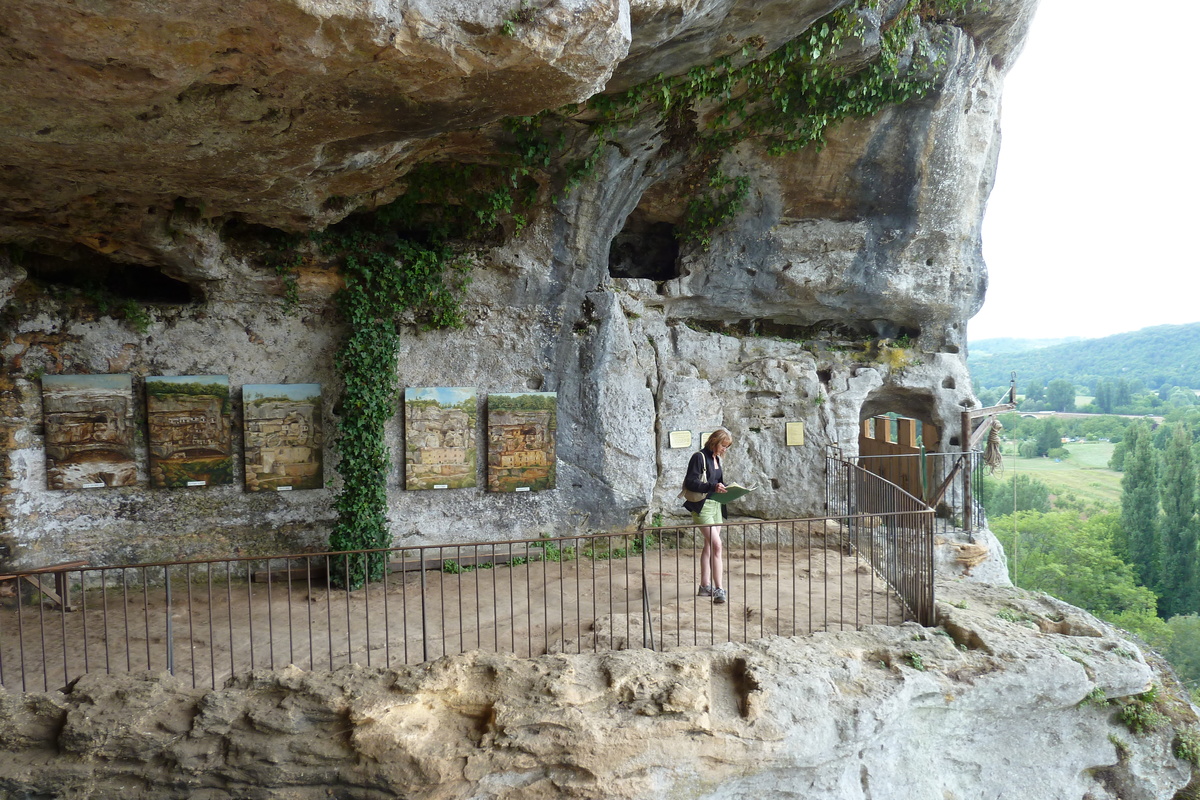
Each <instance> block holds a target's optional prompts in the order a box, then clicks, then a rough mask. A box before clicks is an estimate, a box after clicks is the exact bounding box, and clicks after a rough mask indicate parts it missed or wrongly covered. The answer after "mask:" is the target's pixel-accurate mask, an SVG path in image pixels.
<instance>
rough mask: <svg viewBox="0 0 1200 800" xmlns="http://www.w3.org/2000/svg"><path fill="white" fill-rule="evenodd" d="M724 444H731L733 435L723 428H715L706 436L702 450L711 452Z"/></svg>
mask: <svg viewBox="0 0 1200 800" xmlns="http://www.w3.org/2000/svg"><path fill="white" fill-rule="evenodd" d="M722 442H724V443H725V444H727V445H728V444H733V434H731V433H730V432H729V431H727V430H725V429H724V428H717V429H716V430H715V431H713V432H712V433H710V434H709V435H708V440H707V441H705V442H704V449H705V450H709V451H711V450H712V449H713V448H714V447H716V446H717V445H719V444H721V443H722Z"/></svg>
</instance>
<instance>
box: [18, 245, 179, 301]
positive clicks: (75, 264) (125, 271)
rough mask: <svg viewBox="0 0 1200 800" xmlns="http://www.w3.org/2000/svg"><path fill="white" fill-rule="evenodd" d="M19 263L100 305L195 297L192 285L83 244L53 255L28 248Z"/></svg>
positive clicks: (39, 279) (37, 276)
mask: <svg viewBox="0 0 1200 800" xmlns="http://www.w3.org/2000/svg"><path fill="white" fill-rule="evenodd" d="M22 265H23V266H24V267H25V269H26V270H27V271H28V273H29V277H30V278H31V279H32V280H33V281H35V282H37V283H41V284H43V285H45V286H50V287H54V286H57V287H65V288H69V289H74V290H76V291H77V292H79V293H80V294H82V295H83V296H84V297H85V298H87V299H90V300H93V301H95V302H97V303H99V304H100V305H102V306H103V305H105V304H108V303H120V302H122V301H126V300H135V301H137V302H139V303H154V304H166V305H183V304H186V303H191V302H194V301H195V300H196V299H197V295H196V293H195V292H194V291H193V288H192V286H191V285H189V284H188V283H186V282H184V281H180V280H176V279H175V278H172V277H170V276H169V275H165V274H163V273H162V272H161V271H160V270H158V269H155V268H154V267H147V266H143V265H140V264H127V263H124V262H121V261H117V260H115V259H112V258H109V257H108V256H105V255H103V254H101V253H96V252H93V251H91V250H85V249H83V248H75V249H72V250H69V251H66V252H63V253H58V254H54V255H50V254H46V253H35V252H29V253H26V254H25V257H24V259H23V261H22Z"/></svg>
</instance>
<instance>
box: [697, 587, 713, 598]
mask: <svg viewBox="0 0 1200 800" xmlns="http://www.w3.org/2000/svg"><path fill="white" fill-rule="evenodd" d="M712 594H713V587H711V586H701V587H700V591H698V592H696V596H697V597H712Z"/></svg>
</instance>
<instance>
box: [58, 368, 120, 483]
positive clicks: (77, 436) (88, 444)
mask: <svg viewBox="0 0 1200 800" xmlns="http://www.w3.org/2000/svg"><path fill="white" fill-rule="evenodd" d="M42 413H43V418H44V421H45V423H46V439H45V441H46V485H47V486H48V487H49V488H51V489H102V488H106V487H112V486H133V485H135V484H136V483H137V462H136V461H135V460H134V455H133V378H132V377H131V376H129V375H43V376H42Z"/></svg>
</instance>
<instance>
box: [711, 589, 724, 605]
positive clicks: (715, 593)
mask: <svg viewBox="0 0 1200 800" xmlns="http://www.w3.org/2000/svg"><path fill="white" fill-rule="evenodd" d="M725 598H726V594H725V590H724V589H715V588H714V589H713V590H712V599H713V605H717V606H719V605H721V604H722V603H724V602H725Z"/></svg>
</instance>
